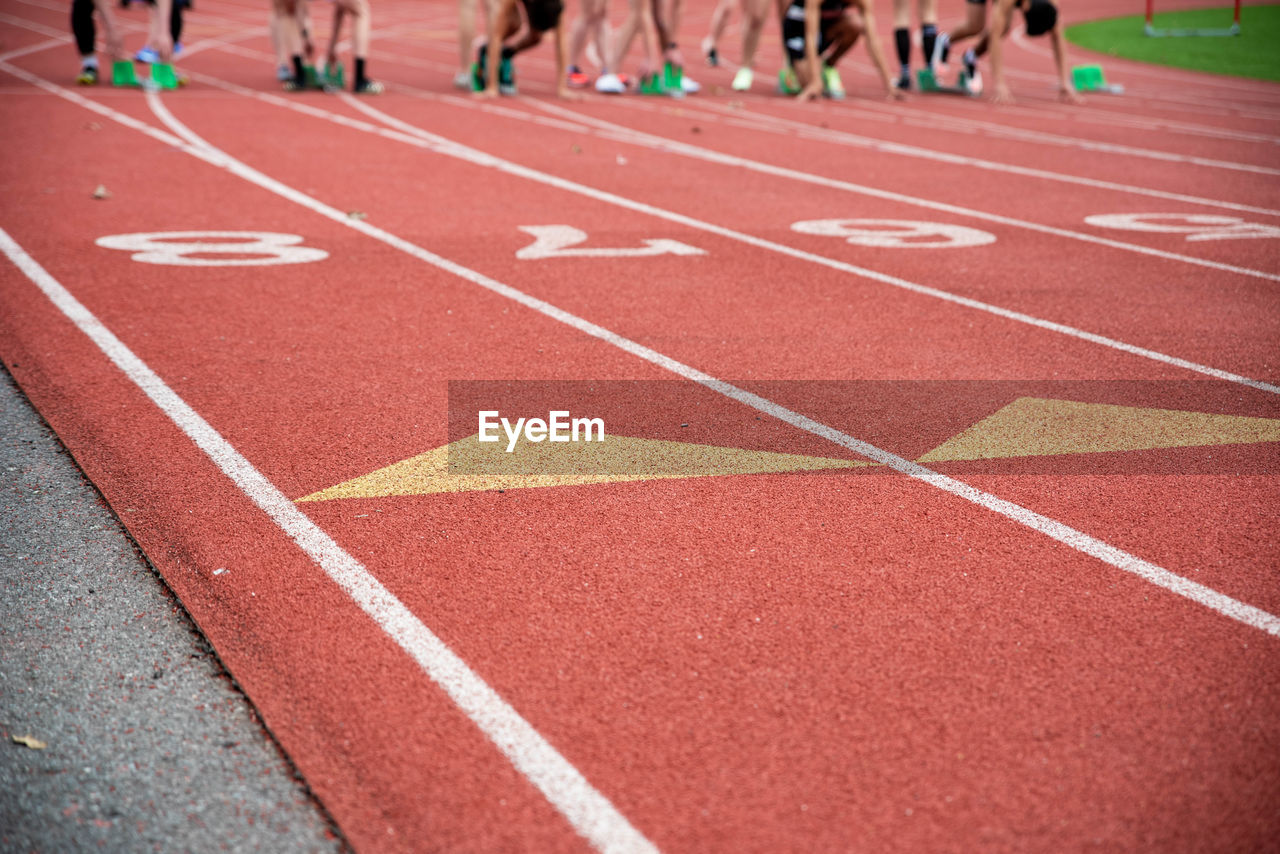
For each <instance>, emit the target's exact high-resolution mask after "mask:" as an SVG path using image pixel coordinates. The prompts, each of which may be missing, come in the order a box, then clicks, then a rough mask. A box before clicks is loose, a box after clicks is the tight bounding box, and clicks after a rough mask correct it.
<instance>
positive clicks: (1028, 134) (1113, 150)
mask: <svg viewBox="0 0 1280 854" xmlns="http://www.w3.org/2000/svg"><path fill="white" fill-rule="evenodd" d="M711 106H712V107H714V108H715V109H716V110H717V111H721V112H723V111H724V110H725V109H726V107H725V105H723V104H720V103H715V102H713V103H712V104H711ZM859 106H860V107H862V108H863V109H868V110H872V111H875V112H878V113H885V114H888V115H898V116H916V117H919V118H920V119H921V121H922V122H923V123H927V126H928V127H932V128H939V127H941V126H944V125H945V126H948V127H954V128H968V129H976V130H982V131H985V132H986V133H987V134H988V135H990V136H992V137H999V138H1002V139H1012V140H1017V141H1019V142H1032V143H1037V144H1041V145H1051V146H1056V147H1059V148H1076V149H1080V150H1081V151H1092V152H1098V153H1102V154H1114V155H1119V156H1122V157H1140V158H1144V159H1147V160H1157V161H1160V162H1163V163H1185V164H1188V165H1190V166H1204V167H1207V168H1212V169H1225V170H1229V171H1235V172H1250V173H1253V174H1257V175H1280V169H1276V168H1272V167H1270V166H1260V165H1257V164H1254V163H1240V162H1238V161H1235V160H1218V159H1215V158H1211V157H1199V156H1196V155H1192V154H1178V153H1176V152H1172V151H1162V150H1159V149H1155V148H1142V147H1139V146H1134V145H1123V144H1121V143H1115V142H1102V141H1098V140H1092V139H1085V138H1083V137H1077V136H1067V135H1064V134H1057V133H1049V132H1047V131H1037V130H1030V129H1027V128H1020V127H1016V126H1013V125H1007V124H1002V123H1000V122H993V121H986V120H983V119H970V118H965V117H963V116H948V115H944V114H941V113H932V112H929V111H928V110H921V109H916V108H914V107H902V106H890V105H889V104H876V103H872V104H866V105H859ZM734 112H736V113H739V114H744V115H748V116H760V117H766V118H769V119H774V118H777V117H775V116H771V115H769V114H768V113H759V112H755V111H753V110H747V109H742V110H735V111H734ZM809 127H810V128H811V129H814V130H817V128H813V126H812V125H809Z"/></svg>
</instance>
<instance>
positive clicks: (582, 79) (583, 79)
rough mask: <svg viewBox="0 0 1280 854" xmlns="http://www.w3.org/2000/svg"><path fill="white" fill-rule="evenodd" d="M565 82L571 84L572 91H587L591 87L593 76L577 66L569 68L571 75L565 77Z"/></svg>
mask: <svg viewBox="0 0 1280 854" xmlns="http://www.w3.org/2000/svg"><path fill="white" fill-rule="evenodd" d="M565 82H566V83H568V84H569V88H570V89H585V88H587V87H588V86H590V85H591V76H590V75H589V74H587V73H586V72H585V71H583V70H582V69H581V68H579V67H578V66H576V65H570V66H569V73H568V74H566V75H565Z"/></svg>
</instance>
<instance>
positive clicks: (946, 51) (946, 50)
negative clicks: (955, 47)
mask: <svg viewBox="0 0 1280 854" xmlns="http://www.w3.org/2000/svg"><path fill="white" fill-rule="evenodd" d="M943 35H944V36H946V35H947V34H946V33H943ZM950 57H951V37H950V36H947V41H946V43H945V44H943V45H942V61H943V62H946V61H947V60H948V59H949V58H950Z"/></svg>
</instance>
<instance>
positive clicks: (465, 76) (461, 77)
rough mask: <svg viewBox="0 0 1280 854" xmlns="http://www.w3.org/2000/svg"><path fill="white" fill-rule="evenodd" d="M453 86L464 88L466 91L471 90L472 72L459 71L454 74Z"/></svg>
mask: <svg viewBox="0 0 1280 854" xmlns="http://www.w3.org/2000/svg"><path fill="white" fill-rule="evenodd" d="M453 88H455V89H462V90H464V91H467V92H470V91H471V72H470V71H459V72H458V73H457V74H455V75H453Z"/></svg>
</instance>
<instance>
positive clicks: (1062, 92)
mask: <svg viewBox="0 0 1280 854" xmlns="http://www.w3.org/2000/svg"><path fill="white" fill-rule="evenodd" d="M1058 100H1059V101H1061V102H1062V103H1064V104H1083V103H1084V98H1081V97H1080V93H1079V92H1077V91H1076V90H1075V89H1069V88H1067V87H1065V86H1064V87H1063V88H1061V89H1059V90H1058Z"/></svg>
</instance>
